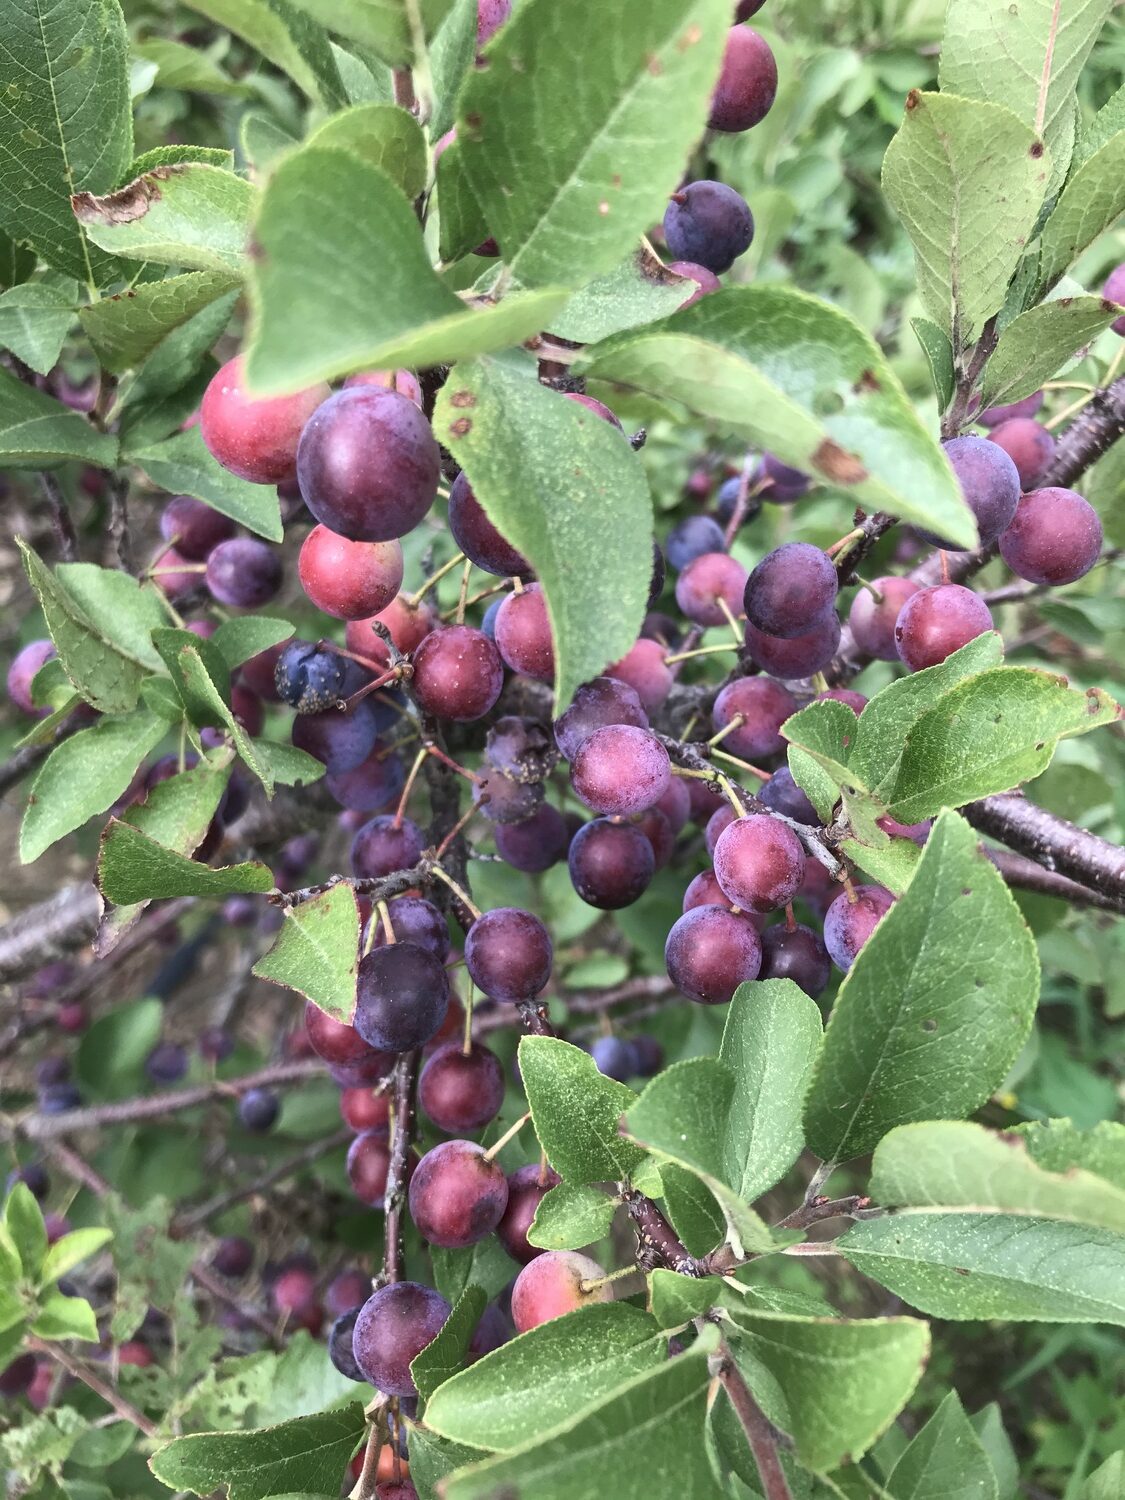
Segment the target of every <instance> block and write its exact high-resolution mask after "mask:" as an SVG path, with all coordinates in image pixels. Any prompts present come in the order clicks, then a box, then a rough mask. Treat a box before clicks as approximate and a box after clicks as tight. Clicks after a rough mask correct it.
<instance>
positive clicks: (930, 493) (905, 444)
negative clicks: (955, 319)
mask: <svg viewBox="0 0 1125 1500" xmlns="http://www.w3.org/2000/svg"><path fill="white" fill-rule="evenodd" d="M580 295H582V294H580ZM578 300H579V298H577V297H576V298H575V302H577V301H578ZM573 309H574V303H572V304H571V307H570V308H568V309H567V314H568V316H569V315H571V314H572V313H573ZM559 331H562V332H563V333H564V334H566V335H567V336H570V333H571V330H570V328H569V327H565V326H564V328H563V329H561V330H559ZM574 370H575V373H577V374H586V375H593V376H596V377H598V378H600V379H604V380H609V381H614V382H617V383H619V384H621V385H624V386H627V387H631V388H634V389H636V390H640V391H644V392H645V393H646V394H648V395H651V396H655V397H658V398H660V399H662V400H667V401H673V402H677V403H679V404H681V405H684V406H686V407H688V409H689V410H690V411H692V412H693V413H695V414H696V415H697V416H698V417H701V418H703V419H705V420H708V421H711V422H714V423H715V424H716V425H717V426H718V427H719V428H720V430H722V431H723V432H724V433H727V434H729V433H732V432H733V433H736V434H737V435H738V436H739V437H741V438H744V439H745V440H746V441H747V442H748V443H753V444H755V445H760V446H761V447H763V448H767V449H769V451H770V452H772V453H775V454H776V455H777V456H778V458H780V459H781V460H782V461H783V462H784V463H787V464H792V465H793V466H794V467H796V468H798V469H803V470H804V471H805V472H806V473H817V474H818V475H820V476H822V477H823V478H825V479H827V480H830V482H831V483H833V484H835V485H838V486H840V487H844V488H846V489H847V490H848V491H849V494H848V499H849V500H850V501H851V503H853V504H855V505H862V506H863V507H864V508H865V509H866V510H868V511H877V510H881V511H886V512H888V513H889V514H891V515H896V516H901V517H902V518H903V519H904V520H908V521H911V522H912V523H914V524H916V525H918V526H921V527H924V528H925V529H926V530H932V531H935V532H937V533H938V534H939V535H942V536H948V537H950V538H951V540H954V541H956V542H957V543H959V544H960V545H963V546H965V547H970V546H974V545H975V543H976V523H975V521H974V520H973V517H972V515H971V513H970V511H969V509H968V507H967V506H966V504H965V502H964V499H963V498H962V495H961V491H960V489H959V487H958V485H957V481H956V479H955V478H954V475H953V471H952V469H951V468H950V466H949V462H948V460H947V459H946V457H945V454H944V453H943V452H942V449H941V447H940V445H939V444H938V442H937V441H936V439H935V438H934V437H933V435H932V434H931V433H930V432H929V431H928V430H927V428H926V425H925V424H924V423H923V422H922V420H921V418H920V417H919V416H918V414H917V412H916V411H915V410H914V406H913V404H912V402H911V401H910V400H909V398H908V397H907V395H906V392H905V391H904V390H903V388H902V386H901V384H900V383H899V381H898V378H897V377H896V375H895V374H894V372H893V370H892V369H891V367H890V365H889V364H888V363H887V360H886V359H885V357H884V355H883V353H882V351H881V350H880V349H879V347H878V345H877V344H876V343H875V341H874V340H873V339H872V338H871V337H870V336H869V335H868V334H867V333H865V332H864V331H863V330H862V329H861V328H860V327H859V325H858V324H857V323H856V322H855V321H854V320H853V319H852V318H850V317H849V316H848V314H847V313H845V312H844V311H842V310H841V309H840V308H838V307H833V306H831V305H830V304H828V303H826V302H823V301H821V300H820V299H818V298H816V297H811V296H809V295H808V294H807V293H805V292H799V291H796V290H795V289H793V288H792V287H785V286H776V285H765V284H762V285H756V286H740V287H728V288H725V289H723V290H722V291H718V292H714V293H712V294H711V295H710V296H708V297H704V298H702V299H701V300H700V301H699V302H697V303H695V305H694V306H692V307H683V308H681V309H680V310H679V311H678V312H674V313H673V314H672V315H671V316H670V317H666V318H664V319H663V320H661V321H659V322H655V323H648V324H647V325H646V326H644V327H641V328H637V329H635V330H633V331H631V332H620V333H618V334H617V335H616V336H614V337H610V338H607V339H605V340H604V341H603V342H602V343H599V344H597V345H595V346H594V347H593V348H591V349H588V350H586V351H584V352H583V353H582V354H581V355H580V356H579V358H578V359H577V361H576V362H575V365H574Z"/></svg>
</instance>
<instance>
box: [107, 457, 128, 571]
mask: <svg viewBox="0 0 1125 1500" xmlns="http://www.w3.org/2000/svg"><path fill="white" fill-rule="evenodd" d="M108 529H109V536H110V540H111V541H112V542H113V552H114V556H115V557H116V559H117V566H118V567H119V568H121V569H122V570H123V571H124V572H126V573H129V572H132V566H133V564H132V554H131V548H130V545H129V479H128V476H127V475H124V474H120V475H115V476H114V477H112V478H111V479H110V481H109V528H108Z"/></svg>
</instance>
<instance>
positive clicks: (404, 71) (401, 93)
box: [391, 68, 418, 114]
mask: <svg viewBox="0 0 1125 1500" xmlns="http://www.w3.org/2000/svg"><path fill="white" fill-rule="evenodd" d="M391 87H392V89H393V90H394V101H395V103H396V104H397V105H398V107H399V108H400V109H408V110H410V112H411V113H412V114H413V113H414V112H415V110H416V109H417V103H418V101H417V100H416V99H415V97H414V74H413V73H412V72H411V71H410V69H409V68H395V69H394V71H393V72H392V73H391Z"/></svg>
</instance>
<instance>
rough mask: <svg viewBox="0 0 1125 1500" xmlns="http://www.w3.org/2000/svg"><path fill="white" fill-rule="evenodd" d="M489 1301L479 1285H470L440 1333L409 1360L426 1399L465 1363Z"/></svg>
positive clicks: (417, 1384) (415, 1379)
mask: <svg viewBox="0 0 1125 1500" xmlns="http://www.w3.org/2000/svg"><path fill="white" fill-rule="evenodd" d="M487 1301H488V1298H487V1297H486V1296H485V1294H484V1292H483V1291H482V1290H481V1289H480V1287H479V1286H467V1287H466V1288H465V1290H464V1291H463V1292H462V1293H461V1295H460V1297H458V1299H457V1301H456V1303H455V1305H454V1308H453V1311H452V1312H451V1313H450V1314H449V1317H448V1318H446V1320H445V1322H444V1323H443V1324H442V1326H441V1330H440V1332H439V1333H438V1335H437V1337H436V1338H435V1339H434V1340H433V1341H432V1342H431V1343H429V1344H427V1345H426V1347H425V1348H424V1349H423V1350H422V1352H421V1354H416V1355H415V1356H414V1358H413V1359H412V1360H411V1361H410V1373H411V1375H412V1376H413V1378H414V1384H415V1385H416V1386H417V1387H418V1394H419V1395H420V1396H421V1398H422V1400H423V1401H429V1400H430V1398H431V1397H432V1396H433V1394H434V1392H435V1391H436V1390H437V1389H438V1388H439V1387H440V1386H442V1385H444V1384H445V1382H446V1381H447V1380H449V1379H451V1378H452V1377H453V1376H454V1375H456V1374H457V1372H458V1370H460V1369H461V1367H462V1366H463V1365H464V1363H465V1355H466V1354H467V1352H468V1348H469V1341H470V1340H471V1339H472V1336H473V1334H474V1332H475V1331H476V1326H477V1324H478V1323H479V1322H480V1315H481V1313H482V1312H484V1306H485V1303H486V1302H487Z"/></svg>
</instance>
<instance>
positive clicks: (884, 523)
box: [833, 510, 898, 588]
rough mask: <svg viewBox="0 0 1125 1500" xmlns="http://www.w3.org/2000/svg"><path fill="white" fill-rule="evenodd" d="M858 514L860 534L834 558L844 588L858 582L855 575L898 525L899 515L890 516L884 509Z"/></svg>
mask: <svg viewBox="0 0 1125 1500" xmlns="http://www.w3.org/2000/svg"><path fill="white" fill-rule="evenodd" d="M856 516H857V520H856V530H857V531H858V532H859V533H860V535H859V536H857V537H855V538H854V539H853V540H852V541H851V542H849V544H848V545H847V546H846V547H842V548H841V549H840V551H839V553H838V554H837V555H836V557H835V558H834V559H833V561H834V563H835V566H836V572H837V574H838V575H839V579H840V586H841V587H842V588H846V587H847V586H848V584H850V583H855V582H856V576H855V575H856V573H857V571H858V570H859V569H860V568H862V567H863V565H864V563H865V562H866V561H867V558H868V556H869V555H870V553H871V552H872V551H873V550H874V547H875V544H876V543H877V542H878V541H880V540H881V539H882V538H883V537H884V536H886V534H887V532H888V531H890V529H891V527H892V526H897V525H898V517H897V516H889V515H888V514H887V513H886V511H883V510H877V511H876V512H875V514H874V515H873V516H865V515H864V514H863V512H862V511H857V512H856ZM860 518H861V519H860Z"/></svg>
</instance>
